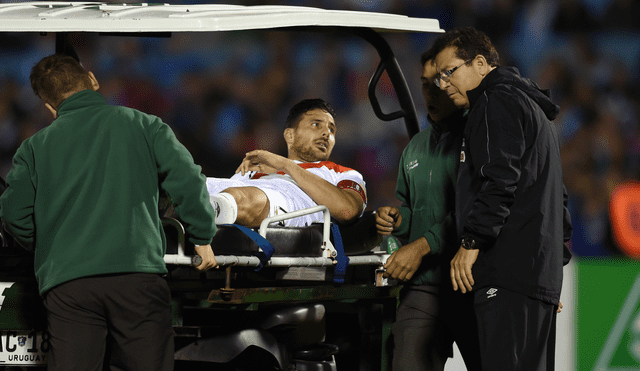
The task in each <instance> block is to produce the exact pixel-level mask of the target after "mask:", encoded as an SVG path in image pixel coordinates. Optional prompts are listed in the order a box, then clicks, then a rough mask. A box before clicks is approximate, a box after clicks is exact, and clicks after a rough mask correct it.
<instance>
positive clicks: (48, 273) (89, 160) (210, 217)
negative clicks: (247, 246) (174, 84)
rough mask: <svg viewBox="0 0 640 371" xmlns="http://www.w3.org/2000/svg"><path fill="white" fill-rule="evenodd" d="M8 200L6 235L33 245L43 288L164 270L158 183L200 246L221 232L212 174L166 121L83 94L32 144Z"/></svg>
mask: <svg viewBox="0 0 640 371" xmlns="http://www.w3.org/2000/svg"><path fill="white" fill-rule="evenodd" d="M7 184H8V188H7V190H6V191H5V192H4V193H3V195H2V198H0V216H1V217H2V218H3V219H4V221H5V225H6V228H7V230H8V231H9V232H10V233H11V234H12V235H14V236H15V237H16V239H17V240H18V241H19V242H21V243H22V244H24V245H32V246H33V247H34V248H35V273H36V277H37V279H38V285H39V291H40V293H41V294H44V293H45V292H46V291H47V290H48V289H51V288H53V287H54V286H56V285H59V284H61V283H63V282H66V281H69V280H73V279H76V278H80V277H86V276H91V275H97V274H109V273H124V272H144V273H166V272H167V269H166V266H165V264H164V261H163V256H164V253H165V248H166V243H165V237H164V233H163V231H162V225H161V222H160V217H159V213H158V198H159V186H161V187H162V188H163V189H164V190H165V191H166V192H167V193H168V194H169V196H170V197H171V198H172V199H173V201H174V203H175V204H176V211H177V212H178V213H179V215H180V217H181V219H182V221H184V222H185V224H186V225H187V230H188V232H189V234H190V235H191V236H192V238H191V242H193V243H195V244H208V243H210V242H211V240H212V238H213V235H214V234H215V232H216V226H215V223H214V211H213V208H212V207H211V204H210V203H209V195H208V193H207V189H206V186H205V176H204V175H203V174H202V173H201V168H200V166H197V165H195V164H194V162H193V158H192V157H191V155H190V154H189V152H188V151H187V149H186V148H185V147H184V146H183V145H182V144H180V143H179V142H178V140H177V139H176V137H175V135H174V134H173V132H172V131H171V128H169V126H168V125H167V124H165V123H163V122H162V121H161V120H160V119H159V118H157V117H155V116H151V115H148V114H145V113H142V112H139V111H136V110H133V109H130V108H126V107H119V106H111V105H108V104H106V102H105V100H104V98H103V97H102V95H100V94H99V93H97V92H95V91H92V90H85V91H82V92H79V93H76V94H74V95H73V96H71V97H69V98H68V99H66V100H65V101H64V102H62V104H61V105H60V107H59V110H58V118H57V119H56V120H54V121H53V123H52V124H51V125H50V126H48V127H46V128H44V129H42V130H40V131H39V132H38V133H36V134H34V135H33V136H32V137H30V138H28V139H27V140H25V141H24V142H23V143H22V145H21V146H20V148H18V151H17V152H16V154H15V156H14V159H13V168H12V169H11V171H10V172H9V174H8V176H7Z"/></svg>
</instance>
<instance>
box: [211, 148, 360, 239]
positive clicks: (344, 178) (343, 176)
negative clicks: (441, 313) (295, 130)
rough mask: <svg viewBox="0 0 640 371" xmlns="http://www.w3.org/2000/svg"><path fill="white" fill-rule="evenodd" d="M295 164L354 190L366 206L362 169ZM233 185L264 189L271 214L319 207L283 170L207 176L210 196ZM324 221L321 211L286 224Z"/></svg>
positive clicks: (328, 164)
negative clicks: (228, 175)
mask: <svg viewBox="0 0 640 371" xmlns="http://www.w3.org/2000/svg"><path fill="white" fill-rule="evenodd" d="M296 163H297V164H298V165H299V166H300V167H302V168H304V169H306V170H307V171H310V172H312V173H313V174H315V175H317V176H319V177H321V178H322V179H324V180H326V181H328V182H329V183H331V184H333V185H335V186H336V187H339V188H346V189H353V190H355V191H356V192H358V193H359V194H360V196H361V197H362V203H363V208H362V210H364V209H365V208H366V207H367V196H366V190H365V182H364V179H363V178H362V175H361V174H360V173H359V172H357V171H355V170H353V169H351V168H348V167H345V166H340V165H338V164H336V163H334V162H331V161H318V162H299V161H296ZM232 187H256V188H259V189H261V190H262V191H263V192H264V193H265V194H266V195H267V197H268V198H269V204H270V206H271V207H270V211H269V216H273V215H278V214H281V213H286V212H291V211H296V210H300V209H305V208H309V207H313V206H317V204H316V203H315V202H314V201H313V200H312V199H311V197H309V196H308V195H307V194H306V193H305V192H304V191H303V190H302V189H301V188H300V187H299V186H298V184H297V183H296V182H295V180H293V178H292V177H290V176H289V175H287V174H285V173H283V172H278V173H271V174H265V173H259V172H256V171H250V172H247V173H245V174H244V175H241V174H240V173H238V174H235V175H234V176H232V177H231V178H229V179H225V178H207V190H208V191H209V194H210V195H214V194H216V193H220V192H222V191H223V190H225V189H227V188H232ZM323 220H324V219H323V217H322V213H320V212H319V213H315V214H311V215H305V216H301V217H298V218H293V219H287V220H285V222H284V224H285V226H287V227H302V226H307V225H310V224H311V223H314V222H322V221H323Z"/></svg>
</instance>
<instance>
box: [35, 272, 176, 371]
mask: <svg viewBox="0 0 640 371" xmlns="http://www.w3.org/2000/svg"><path fill="white" fill-rule="evenodd" d="M44 304H45V306H46V308H47V320H48V329H49V333H50V335H51V352H50V355H49V360H48V369H49V370H56V371H62V370H64V371H74V370H78V371H87V370H91V371H93V370H95V371H103V370H112V371H116V370H131V371H134V370H135V371H146V370H148V371H170V370H173V362H174V361H173V353H174V344H173V328H172V324H171V293H170V291H169V286H168V285H167V282H166V281H165V280H164V279H163V278H162V277H160V276H159V275H157V274H148V273H131V274H118V275H102V276H92V277H85V278H80V279H76V280H73V281H69V282H66V283H63V284H61V285H59V286H56V287H54V288H53V289H51V290H49V291H48V292H47V293H46V295H45V298H44Z"/></svg>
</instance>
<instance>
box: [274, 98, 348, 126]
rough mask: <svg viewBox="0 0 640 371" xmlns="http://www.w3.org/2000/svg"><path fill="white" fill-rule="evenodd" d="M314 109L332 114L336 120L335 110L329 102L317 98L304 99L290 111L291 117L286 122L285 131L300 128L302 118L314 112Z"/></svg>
mask: <svg viewBox="0 0 640 371" xmlns="http://www.w3.org/2000/svg"><path fill="white" fill-rule="evenodd" d="M314 109H321V110H323V111H325V112H327V113H328V114H330V115H331V116H333V118H334V120H335V118H336V113H335V111H334V110H333V107H331V105H330V104H329V103H327V102H325V101H324V100H322V99H320V98H317V99H304V100H302V101H300V102H298V103H296V104H295V105H294V106H293V107H291V109H290V110H289V115H288V116H287V121H286V127H285V129H289V128H293V129H295V128H297V127H298V123H299V122H300V119H301V117H302V115H303V114H305V113H307V112H309V111H311V110H314Z"/></svg>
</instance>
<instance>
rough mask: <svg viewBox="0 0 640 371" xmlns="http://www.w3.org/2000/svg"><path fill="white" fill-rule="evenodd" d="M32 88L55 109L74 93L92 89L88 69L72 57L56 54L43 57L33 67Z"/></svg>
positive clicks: (30, 77)
mask: <svg viewBox="0 0 640 371" xmlns="http://www.w3.org/2000/svg"><path fill="white" fill-rule="evenodd" d="M29 79H30V80H31V88H33V92H34V93H36V95H37V96H39V97H40V98H42V100H44V101H45V102H47V103H49V104H51V105H52V106H53V107H54V108H55V109H57V108H58V106H60V104H61V103H62V102H63V101H64V100H65V99H67V98H68V97H69V96H70V95H71V94H72V93H75V92H78V91H82V90H86V89H91V87H92V83H91V79H90V78H89V74H88V73H87V71H86V70H85V69H84V68H82V66H81V65H80V63H78V61H76V60H75V59H73V58H72V57H70V56H68V55H64V54H54V55H50V56H48V57H45V58H43V59H42V60H40V62H38V63H37V64H36V65H35V66H33V68H32V69H31V75H30V76H29Z"/></svg>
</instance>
